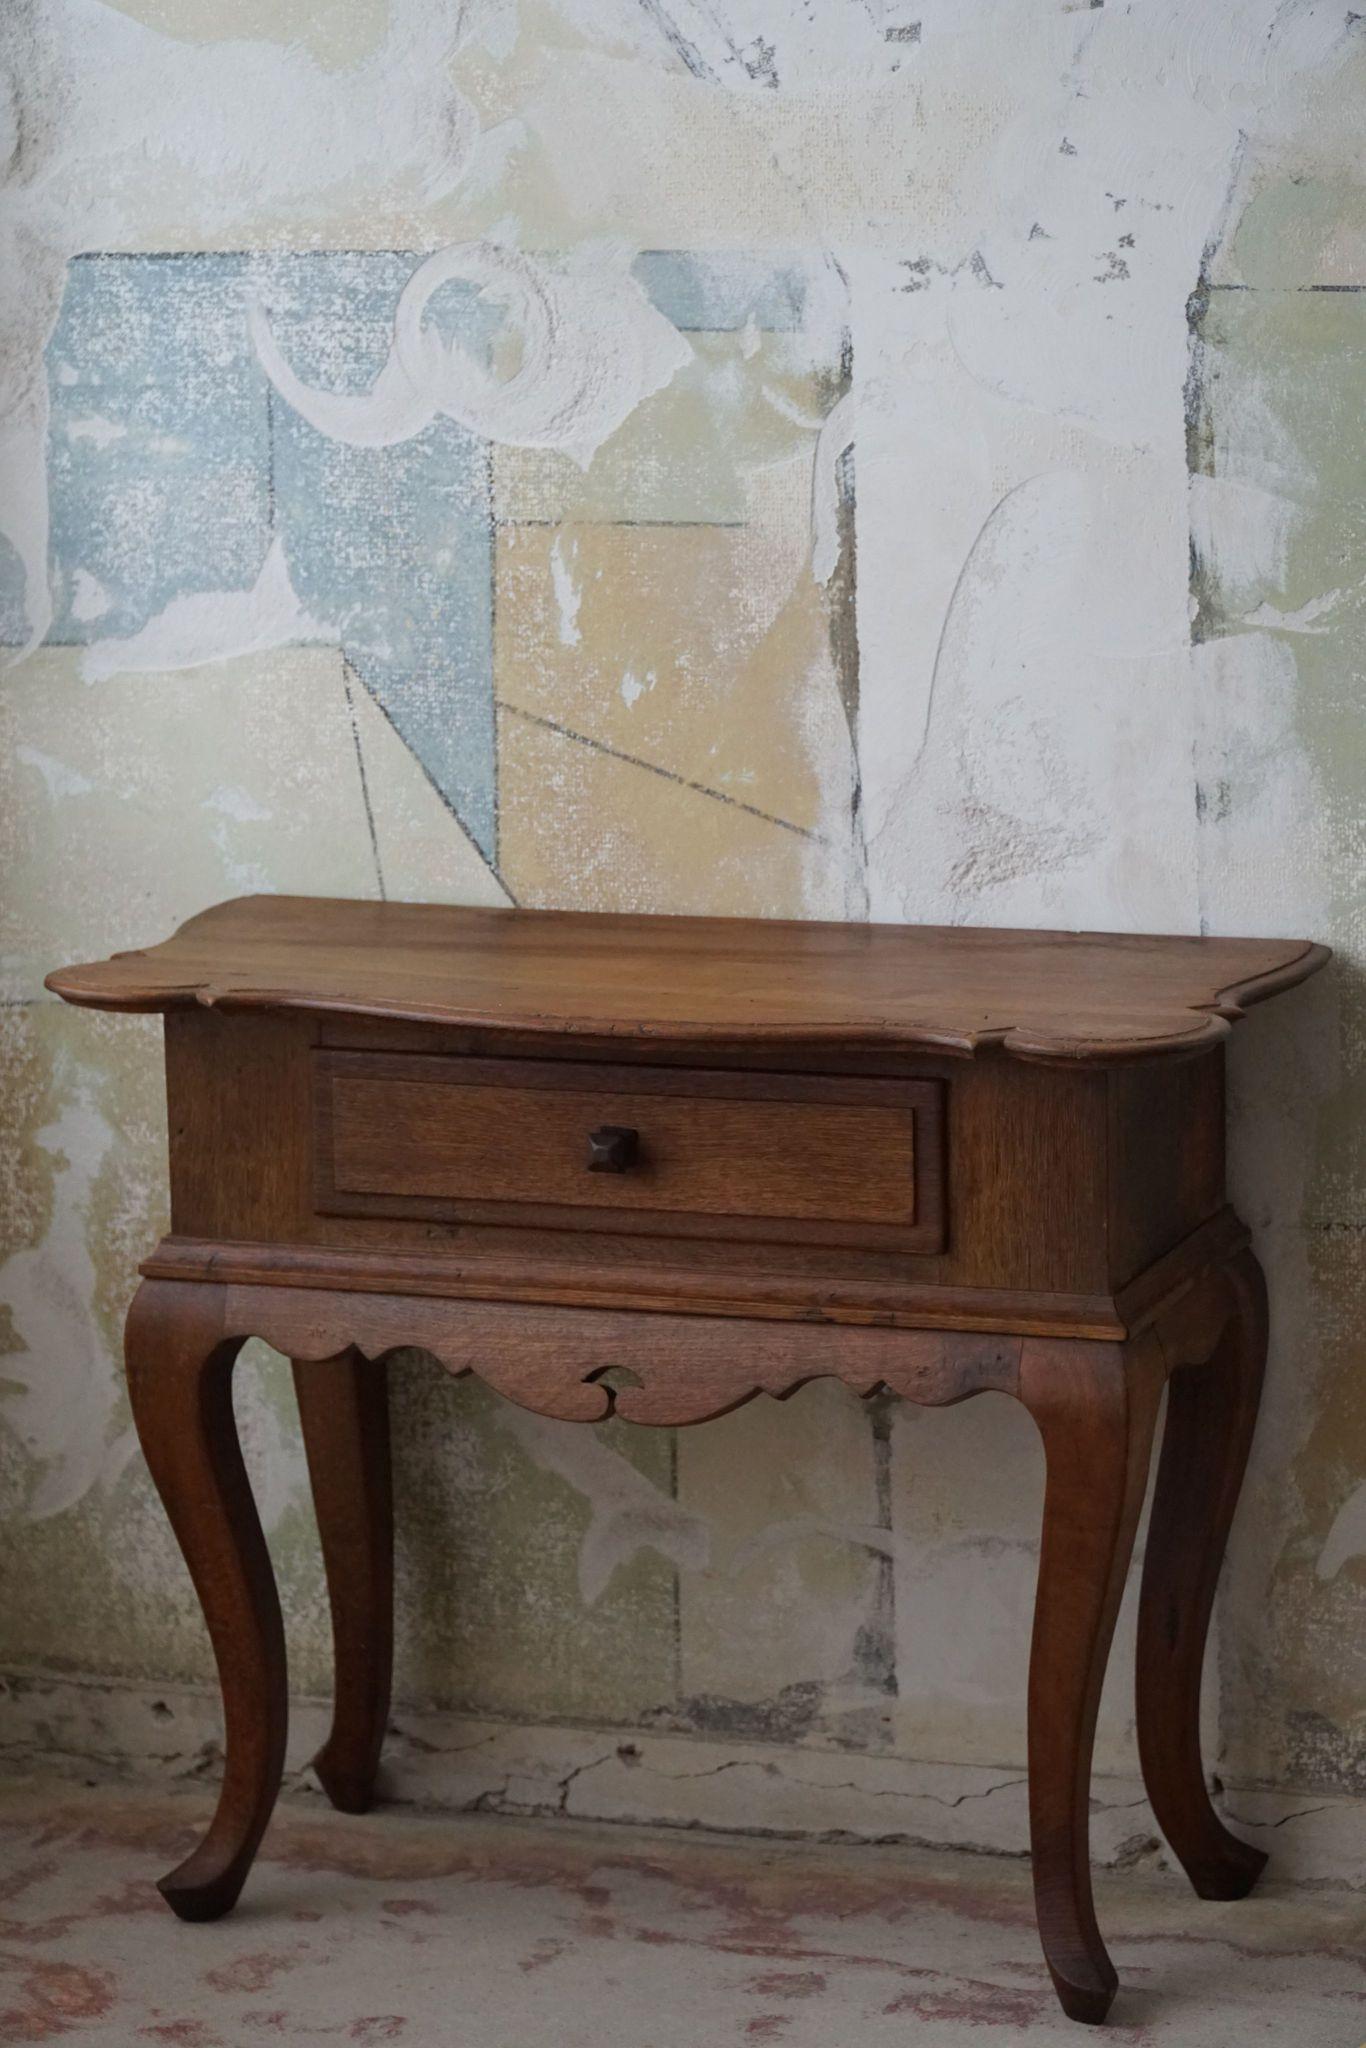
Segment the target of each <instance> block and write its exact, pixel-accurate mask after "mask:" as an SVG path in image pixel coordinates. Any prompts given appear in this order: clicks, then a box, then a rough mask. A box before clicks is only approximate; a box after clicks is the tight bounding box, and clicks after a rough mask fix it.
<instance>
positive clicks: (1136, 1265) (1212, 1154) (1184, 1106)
mask: <svg viewBox="0 0 1366 2048" xmlns="http://www.w3.org/2000/svg"><path fill="white" fill-rule="evenodd" d="M1109 1088H1110V1128H1109V1138H1108V1148H1107V1149H1108V1159H1109V1207H1110V1284H1111V1286H1112V1287H1113V1288H1115V1289H1116V1290H1118V1289H1120V1288H1122V1287H1125V1286H1127V1285H1128V1283H1129V1282H1130V1281H1131V1280H1133V1279H1134V1278H1135V1277H1136V1276H1137V1275H1138V1274H1140V1273H1142V1272H1144V1271H1145V1270H1146V1269H1147V1268H1148V1267H1149V1266H1151V1265H1152V1264H1153V1263H1154V1262H1155V1261H1156V1260H1157V1259H1160V1258H1161V1257H1162V1256H1163V1255H1164V1253H1166V1252H1169V1251H1171V1249H1172V1248H1173V1246H1175V1245H1177V1244H1179V1243H1180V1242H1181V1241H1182V1240H1183V1239H1184V1238H1185V1237H1187V1236H1189V1234H1190V1232H1191V1231H1193V1230H1195V1229H1196V1228H1197V1227H1198V1226H1199V1225H1200V1224H1201V1223H1203V1222H1205V1221H1206V1220H1207V1218H1209V1217H1211V1216H1213V1215H1215V1214H1216V1213H1217V1211H1218V1210H1219V1209H1220V1208H1221V1207H1222V1206H1223V1203H1224V1115H1225V1112H1224V1050H1223V1047H1222V1046H1217V1047H1215V1049H1214V1050H1213V1051H1211V1052H1207V1053H1203V1054H1202V1055H1201V1056H1200V1057H1199V1058H1197V1059H1191V1060H1179V1061H1163V1062H1158V1061H1150V1062H1146V1063H1144V1064H1142V1065H1139V1066H1132V1067H1116V1068H1114V1069H1112V1071H1111V1073H1110V1076H1109Z"/></svg>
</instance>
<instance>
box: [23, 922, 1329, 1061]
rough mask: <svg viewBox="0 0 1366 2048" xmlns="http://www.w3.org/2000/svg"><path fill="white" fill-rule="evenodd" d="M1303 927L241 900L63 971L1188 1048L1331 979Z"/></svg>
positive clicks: (66, 975)
mask: <svg viewBox="0 0 1366 2048" xmlns="http://www.w3.org/2000/svg"><path fill="white" fill-rule="evenodd" d="M1328 957H1329V956H1328V952H1327V949H1326V948H1325V947H1323V946H1316V945H1312V944H1310V943H1309V942H1307V941H1306V940H1302V939H1300V940H1296V939H1200V938H1149V937H1141V936H1136V935H1133V934H1111V933H1097V932H1035V931H995V930H990V929H984V928H975V927H971V926H963V925H954V926H947V927H939V926H928V925H876V924H816V923H791V922H779V921H777V920H772V921H770V920H756V919H742V918H734V919H732V918H707V917H625V916H606V915H598V914H595V913H590V912H581V911H554V910H484V909H467V908H463V907H460V906H457V905H451V904H429V903H362V902H344V901H340V900H337V899H331V898H316V897H308V896H243V897H239V898H238V899H236V900H235V901H234V902H230V903H221V904H219V905H218V906H217V908H215V909H213V910H206V911H204V912H202V913H201V914H200V915H199V916H198V917H192V918H190V919H189V920H188V921H187V922H186V923H185V924H183V925H181V927H180V929H179V930H178V931H177V932H176V933H175V935H174V936H173V937H172V938H170V939H168V940H166V941H165V943H164V944H162V945H159V946H152V947H149V948H148V949H147V950H146V951H143V952H135V953H116V954H115V955H114V957H113V958H112V959H111V960H102V961H99V962H96V963H94V964H92V965H90V966H84V967H66V968H62V969H59V970H58V971H57V972H56V973H53V974H50V975H49V976H48V978H47V986H48V987H49V988H50V989H52V990H54V991H55V993H56V994H57V995H59V996H62V997H64V998H65V999H66V1001H68V1002H71V1003H82V1004H86V1005H89V1006H91V1007H93V1008H96V1009H107V1010H174V1009H181V1008H187V1007H191V1006H193V1005H195V1004H203V1005H209V1006H214V1007H217V1008H220V1009H224V1010H227V1009H243V1010H279V1009H290V1010H313V1011H341V1012H345V1013H348V1014H351V1015H356V1016H372V1017H394V1018H406V1019H408V1020H411V1021H416V1022H420V1023H431V1024H444V1025H455V1026H465V1027H470V1028H484V1029H488V1028H495V1029H501V1030H507V1031H517V1032H530V1033H533V1034H541V1035H545V1036H547V1037H551V1036H553V1037H561V1038H562V1037H565V1036H569V1035H579V1036H582V1037H598V1038H609V1039H621V1038H631V1039H641V1038H653V1039H669V1040H675V1041H682V1042H697V1043H705V1042H707V1041H730V1042H732V1043H741V1042H748V1043H759V1042H764V1041H778V1042H786V1043H789V1044H790V1043H794V1042H796V1043H802V1042H813V1043H814V1042H819V1043H824V1044H847V1045H849V1046H854V1047H858V1048H876V1049H882V1050H891V1051H895V1050H899V1049H902V1048H916V1049H920V1050H925V1051H934V1052H950V1053H959V1054H965V1053H966V1054H970V1053H974V1052H976V1051H977V1050H978V1049H979V1048H982V1047H985V1046H993V1045H999V1046H1001V1047H1002V1048H1004V1050H1005V1051H1006V1052H1008V1053H1011V1054H1014V1055H1016V1056H1017V1057H1020V1058H1025V1059H1045V1060H1065V1061H1068V1062H1072V1061H1090V1062H1099V1063H1109V1062H1112V1061H1115V1060H1122V1059H1135V1058H1152V1057H1155V1056H1162V1055H1180V1054H1182V1053H1189V1052H1194V1051H1199V1050H1200V1049H1202V1048H1203V1047H1205V1046H1207V1045H1209V1044H1210V1043H1212V1042H1214V1041H1216V1040H1217V1039H1218V1038H1220V1037H1221V1036H1223V1035H1224V1034H1225V1033H1226V1032H1227V1030H1228V1028H1229V1025H1230V1023H1231V1022H1232V1021H1233V1020H1235V1019H1236V1018H1238V1017H1239V1016H1241V1015H1242V1013H1243V1011H1244V1009H1245V1008H1246V1007H1247V1006H1248V1005H1249V1004H1250V1003H1255V1002H1260V1001H1262V1000H1263V999H1264V998H1265V997H1267V996H1271V995H1275V994H1276V993H1277V992H1278V991H1279V990H1281V989H1285V988H1290V987H1292V986H1293V985H1294V984H1295V983H1296V982H1300V981H1303V980H1305V979H1306V978H1307V977H1308V976H1309V975H1311V974H1313V973H1315V972H1316V971H1317V970H1318V969H1319V968H1320V967H1321V966H1322V965H1323V964H1324V962H1325V961H1326V960H1327V959H1328Z"/></svg>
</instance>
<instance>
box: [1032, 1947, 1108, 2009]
mask: <svg viewBox="0 0 1366 2048" xmlns="http://www.w3.org/2000/svg"><path fill="white" fill-rule="evenodd" d="M1101 1955H1102V1956H1103V1957H1104V1961H1105V1968H1104V1970H1103V1971H1102V1970H1101V1969H1100V1968H1099V1966H1098V1964H1097V1962H1096V1960H1095V1959H1094V1958H1093V1957H1090V1956H1085V1955H1077V1956H1075V1957H1073V1958H1070V1959H1068V1961H1067V1963H1066V1965H1065V1966H1064V1965H1063V1964H1062V1963H1061V1962H1059V1961H1058V1960H1057V1959H1056V1958H1054V1957H1051V1956H1050V1957H1049V1959H1048V1974H1049V1976H1050V1977H1051V1978H1052V1980H1053V1989H1054V1990H1055V1991H1056V1992H1057V1994H1058V2003H1059V2005H1060V2006H1061V2007H1062V2009H1063V2011H1064V2012H1065V2013H1066V2014H1067V2017H1068V2019H1069V2020H1077V2021H1079V2022H1080V2023H1081V2025H1082V2026H1084V2027H1099V2026H1102V2025H1103V2024H1104V2022H1105V2019H1106V2017H1107V2016H1108V2014H1109V2011H1110V2007H1111V2006H1112V2005H1113V2004H1114V2000H1115V1993H1116V1991H1118V1989H1119V1978H1118V1976H1117V1975H1116V1974H1115V1968H1114V1965H1113V1963H1112V1962H1111V1961H1110V1959H1109V1957H1108V1956H1106V1955H1105V1952H1104V1950H1103V1949H1102V1951H1101Z"/></svg>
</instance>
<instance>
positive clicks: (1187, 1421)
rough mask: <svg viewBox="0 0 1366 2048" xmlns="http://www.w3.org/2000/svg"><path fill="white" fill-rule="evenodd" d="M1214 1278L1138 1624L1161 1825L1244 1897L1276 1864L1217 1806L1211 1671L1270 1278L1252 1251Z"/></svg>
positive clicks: (1189, 1371)
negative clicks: (1206, 1737) (1229, 1824)
mask: <svg viewBox="0 0 1366 2048" xmlns="http://www.w3.org/2000/svg"><path fill="white" fill-rule="evenodd" d="M1214 1284H1216V1285H1218V1284H1223V1285H1226V1286H1227V1288H1228V1290H1229V1297H1230V1298H1229V1315H1228V1319H1227V1321H1226V1322H1225V1324H1224V1327H1223V1330H1222V1332H1221V1334H1220V1337H1219V1341H1218V1343H1217V1344H1216V1346H1215V1349H1214V1353H1213V1355H1212V1356H1211V1358H1210V1359H1209V1360H1208V1362H1207V1363H1204V1364H1200V1363H1187V1362H1185V1361H1175V1360H1174V1361H1173V1363H1175V1364H1177V1367H1178V1369H1177V1370H1176V1371H1174V1372H1173V1374H1172V1377H1171V1380H1170V1382H1169V1386H1168V1393H1167V1427H1166V1434H1165V1437H1164V1440H1163V1445H1162V1460H1161V1463H1160V1465H1159V1467H1158V1475H1157V1491H1156V1493H1155V1495H1154V1499H1153V1513H1152V1525H1151V1528H1150V1531H1149V1535H1148V1552H1147V1559H1146V1562H1145V1564H1144V1570H1143V1593H1142V1600H1141V1603H1140V1608H1139V1623H1138V1688H1137V1692H1138V1701H1137V1704H1138V1748H1139V1756H1140V1759H1141V1761H1142V1765H1143V1779H1144V1783H1145V1784H1146V1785H1147V1788H1148V1797H1149V1798H1150V1799H1151V1801H1152V1807H1153V1812H1154V1814H1155V1815H1156V1817H1157V1824H1158V1826H1159V1827H1160V1828H1161V1830H1162V1832H1163V1834H1164V1835H1165V1836H1166V1838H1167V1840H1168V1842H1170V1844H1171V1846H1172V1850H1173V1852H1174V1854H1175V1855H1176V1856H1177V1858H1178V1859H1179V1860H1180V1862H1181V1864H1182V1865H1183V1867H1184V1868H1185V1871H1186V1874H1187V1876H1188V1877H1189V1878H1190V1881H1191V1883H1192V1884H1193V1885H1194V1887H1195V1889H1196V1891H1197V1892H1198V1894H1199V1895H1200V1897H1201V1898H1202V1899H1241V1898H1243V1897H1245V1896H1246V1894H1247V1893H1248V1892H1249V1891H1251V1889H1252V1887H1253V1885H1254V1884H1255V1883H1256V1881H1257V1878H1258V1877H1259V1876H1260V1874H1261V1871H1262V1869H1263V1867H1264V1865H1265V1863H1266V1857H1265V1856H1264V1855H1263V1853H1262V1851H1261V1850H1260V1849H1254V1848H1253V1847H1252V1846H1251V1844H1250V1843H1248V1842H1243V1841H1240V1840H1239V1839H1238V1837H1237V1836H1236V1835H1232V1834H1230V1833H1229V1831H1228V1829H1227V1828H1226V1827H1225V1826H1224V1824H1223V1822H1222V1821H1221V1820H1220V1818H1219V1816H1218V1814H1217V1813H1216V1812H1215V1810H1214V1808H1213V1806H1212V1805H1211V1804H1210V1797H1209V1792H1208V1789H1207V1787H1206V1784H1205V1774H1204V1770H1203V1767H1202V1764H1201V1759H1200V1679H1201V1673H1202V1671H1203V1668H1204V1661H1205V1639H1206V1636H1207V1635H1208V1633H1209V1624H1210V1615H1211V1613H1212V1612H1213V1608H1214V1593H1215V1587H1216V1584H1217V1582H1218V1577H1219V1566H1220V1564H1221V1562H1222V1560H1223V1555H1224V1545H1225V1542H1226V1540H1227V1537H1228V1531H1229V1525H1230V1523H1231V1522H1232V1520H1233V1511H1234V1508H1235V1507H1236V1506H1237V1503H1238V1493H1239V1489H1240V1487H1241V1486H1242V1483H1243V1471H1244V1468H1245V1466H1246V1464H1247V1457H1248V1451H1249V1449H1250V1447H1251V1444H1252V1432H1253V1428H1254V1426H1255V1424H1256V1421H1257V1404H1258V1401H1259V1399H1260V1397H1261V1387H1262V1373H1263V1368H1264V1366H1265V1362H1266V1283H1265V1281H1264V1280H1263V1278H1262V1270H1261V1267H1260V1266H1259V1265H1258V1264H1257V1261H1256V1259H1255V1258H1254V1257H1253V1255H1252V1253H1251V1252H1249V1251H1245V1252H1243V1253H1241V1254H1240V1255H1239V1256H1238V1257H1237V1258H1236V1259H1235V1260H1233V1261H1231V1262H1230V1264H1229V1266H1228V1267H1227V1268H1226V1269H1225V1271H1224V1273H1223V1274H1222V1275H1220V1276H1218V1278H1217V1279H1216V1281H1215V1282H1214Z"/></svg>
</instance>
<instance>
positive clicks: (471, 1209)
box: [314, 1052, 944, 1252]
mask: <svg viewBox="0 0 1366 2048" xmlns="http://www.w3.org/2000/svg"><path fill="white" fill-rule="evenodd" d="M314 1058H315V1062H316V1121H315V1185H314V1194H315V1203H316V1207H317V1209H318V1211H319V1212H320V1213H321V1214H323V1215H334V1216H335V1215H345V1216H365V1215H372V1216H389V1217H431V1218H436V1219H442V1220H447V1221H455V1222H460V1221H464V1222H470V1223H489V1222H494V1223H512V1224H525V1225H535V1226H541V1227H551V1228H567V1229H575V1230H610V1231H614V1232H617V1233H622V1232H627V1233H630V1232H644V1233H650V1234H656V1235H671V1236H686V1237H726V1238H735V1237H742V1238H744V1237H748V1238H759V1239H768V1240H779V1241H788V1242H802V1241H806V1242H810V1243H819V1244H852V1245H865V1246H875V1247H878V1248H887V1249H902V1250H906V1251H914V1252H937V1251H939V1250H941V1249H942V1246H943V1241H944V1230H943V1198H942V1182H943V1137H942V1123H943V1117H942V1094H943V1084H942V1082H939V1081H937V1080H911V1079H907V1080H857V1079H846V1078H844V1077H841V1076H838V1075H827V1074H765V1073H755V1074H750V1073H738V1072H727V1071H720V1070H712V1069H697V1068H688V1069H685V1068H663V1067H638V1066H624V1065H623V1066H600V1065H596V1064H593V1065H590V1064H587V1063H581V1062H569V1061H560V1060H524V1059H511V1060H498V1059H470V1058H463V1057H455V1056H452V1057H446V1056H433V1055H426V1054H419V1053H343V1052H318V1053H315V1055H314ZM613 1134H615V1135H613Z"/></svg>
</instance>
